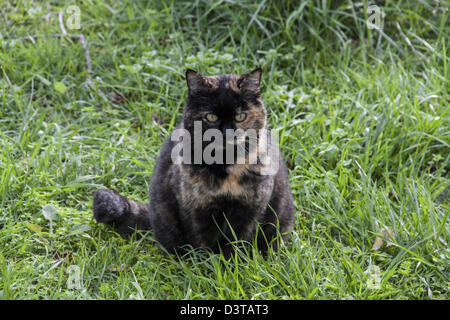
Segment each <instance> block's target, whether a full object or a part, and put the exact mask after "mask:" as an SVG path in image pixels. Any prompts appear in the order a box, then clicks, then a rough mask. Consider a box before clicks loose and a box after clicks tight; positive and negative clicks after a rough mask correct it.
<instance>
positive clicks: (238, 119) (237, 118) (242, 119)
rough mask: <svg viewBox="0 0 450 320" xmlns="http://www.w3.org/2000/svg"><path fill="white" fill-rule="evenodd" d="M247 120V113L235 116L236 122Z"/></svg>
mask: <svg viewBox="0 0 450 320" xmlns="http://www.w3.org/2000/svg"><path fill="white" fill-rule="evenodd" d="M245 119H247V114H246V113H245V112H241V113H238V114H236V115H235V116H234V120H236V121H237V122H242V121H244V120H245Z"/></svg>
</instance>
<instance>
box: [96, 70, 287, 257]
mask: <svg viewBox="0 0 450 320" xmlns="http://www.w3.org/2000/svg"><path fill="white" fill-rule="evenodd" d="M261 75H262V70H261V68H258V69H255V70H253V71H252V72H248V73H245V74H243V75H231V74H223V75H217V76H203V75H200V74H199V73H197V72H196V71H194V70H191V69H188V70H187V71H186V82H187V87H188V94H187V99H186V106H185V109H184V113H183V117H182V121H181V123H180V124H179V125H178V127H176V129H175V130H174V131H176V130H182V131H183V132H185V133H188V134H190V135H191V137H192V136H194V135H195V133H196V132H194V131H195V129H196V123H197V125H201V134H203V133H204V132H206V131H207V130H208V129H210V130H215V131H213V132H215V133H216V134H217V132H219V135H220V133H222V135H223V137H224V141H225V142H224V143H223V145H224V148H225V147H226V146H228V145H232V148H231V149H232V150H233V151H236V149H239V147H240V149H239V150H241V149H243V150H245V151H246V152H245V154H244V156H243V158H242V159H240V160H241V161H240V162H236V160H237V158H236V156H234V157H233V158H232V159H233V160H234V161H235V162H236V163H232V162H231V163H229V162H228V161H227V162H224V161H222V162H220V161H216V162H214V163H211V162H209V163H206V161H204V160H200V161H198V159H197V161H180V159H185V158H184V157H185V156H186V159H188V158H189V156H192V157H193V158H195V157H196V155H197V156H198V155H199V153H200V154H201V153H202V151H206V149H205V148H206V145H205V144H206V142H205V141H202V142H201V144H200V150H199V149H198V146H199V144H197V149H195V146H194V144H195V143H196V142H195V141H192V140H195V139H191V141H189V140H187V141H185V139H184V138H183V143H184V145H183V146H185V147H192V148H186V149H187V150H186V151H185V150H183V158H181V153H180V154H179V155H178V156H177V155H176V152H175V156H174V151H175V149H176V147H177V146H180V145H179V143H180V140H178V142H177V140H176V139H172V138H170V139H168V141H167V142H166V143H165V145H164V146H163V147H162V150H161V152H160V155H159V157H158V159H157V162H156V166H155V167H154V170H153V175H152V183H151V187H150V204H142V203H138V202H136V201H133V200H130V199H128V198H126V197H124V196H122V195H120V194H118V193H116V192H115V191H112V190H108V189H103V190H97V191H96V192H95V194H94V201H93V214H94V218H95V219H96V221H97V222H100V223H105V224H107V225H111V226H113V228H114V229H115V230H116V231H117V232H118V233H120V234H123V235H126V234H131V233H132V232H133V231H134V230H135V229H141V230H152V232H153V235H154V237H155V238H156V239H157V240H158V241H159V242H160V243H161V244H162V245H163V247H164V248H165V249H166V250H167V251H169V252H178V251H179V249H182V248H188V247H193V248H208V249H211V250H212V251H213V252H215V253H222V254H223V255H224V256H225V257H227V258H228V257H230V255H231V254H232V253H233V252H234V249H233V245H232V244H231V242H233V241H234V242H236V241H235V240H241V242H242V241H243V242H247V243H249V242H252V240H253V239H256V242H255V243H256V245H257V248H258V249H259V250H260V251H262V252H266V251H267V249H268V248H269V246H272V247H273V248H274V249H277V247H278V244H279V240H280V238H281V240H282V241H286V240H287V239H288V237H289V232H290V231H291V229H292V227H293V223H294V213H295V209H294V202H293V197H292V193H291V190H290V187H289V179H288V173H287V168H286V165H285V163H284V161H283V159H282V157H281V155H280V151H279V148H278V146H277V145H276V141H275V139H274V138H273V137H272V135H271V134H270V133H267V132H268V131H267V130H266V131H264V130H265V129H266V127H267V125H266V124H267V112H266V109H265V107H264V103H263V101H262V98H261V89H260V82H261ZM197 128H198V127H197ZM233 129H234V130H236V131H237V130H239V129H241V130H243V131H250V130H251V129H252V130H253V131H256V132H257V135H256V136H255V137H254V139H253V140H251V139H244V140H242V139H241V140H240V142H239V141H237V142H236V139H234V138H233V139H231V140H230V139H228V138H227V137H228V136H227V133H228V132H229V131H230V130H233ZM261 132H262V133H261ZM263 138H265V139H267V140H268V141H269V143H268V145H269V144H270V145H271V146H272V148H271V150H272V152H270V154H269V155H268V156H267V153H266V159H263V156H262V153H259V149H258V148H255V147H253V148H249V144H251V143H250V142H251V141H257V142H259V141H260V140H261V141H262V140H263ZM237 140H239V139H237ZM221 143H222V142H219V144H217V145H216V146H218V148H216V149H215V150H214V151H213V152H211V155H212V156H216V155H217V154H218V152H219V151H223V150H225V149H224V148H222V149H221V145H222V144H221ZM189 149H190V150H189ZM255 150H256V151H255ZM225 152H229V149H226V151H225ZM216 153H217V154H216ZM255 154H256V161H255V157H254V158H253V161H250V155H255ZM241 155H242V153H241ZM267 157H268V158H267ZM263 160H265V163H263V162H264V161H263ZM267 160H269V161H267ZM267 162H270V164H269V165H267ZM268 166H269V167H270V168H272V169H273V168H274V169H275V170H272V172H270V170H266V171H265V169H267V168H268ZM270 168H269V169H270Z"/></svg>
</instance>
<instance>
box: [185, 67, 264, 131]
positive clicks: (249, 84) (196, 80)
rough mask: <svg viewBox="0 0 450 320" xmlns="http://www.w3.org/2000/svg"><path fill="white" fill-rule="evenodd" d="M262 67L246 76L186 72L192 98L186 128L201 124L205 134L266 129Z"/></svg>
mask: <svg viewBox="0 0 450 320" xmlns="http://www.w3.org/2000/svg"><path fill="white" fill-rule="evenodd" d="M261 74H262V70H261V68H258V69H255V70H253V71H252V72H249V73H245V74H243V75H232V74H221V75H217V76H203V75H200V74H199V73H197V72H195V71H194V70H191V69H188V70H187V71H186V81H187V86H188V97H187V102H186V108H185V111H184V116H183V125H184V128H186V129H187V130H190V129H192V128H193V125H194V121H201V122H202V128H203V131H205V130H207V129H218V130H220V131H221V132H222V133H223V134H224V135H225V133H226V130H227V129H233V130H237V129H242V130H244V131H245V130H248V129H254V130H260V129H264V128H265V126H266V110H265V108H264V104H263V101H262V99H261V90H260V81H261Z"/></svg>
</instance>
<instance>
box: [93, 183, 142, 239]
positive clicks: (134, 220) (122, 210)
mask: <svg viewBox="0 0 450 320" xmlns="http://www.w3.org/2000/svg"><path fill="white" fill-rule="evenodd" d="M92 211H93V212H94V218H95V220H96V221H97V222H100V223H104V224H107V225H110V226H112V227H113V228H114V229H115V230H116V231H117V232H118V233H120V234H123V235H126V234H131V233H133V232H134V230H136V229H139V230H150V229H151V225H150V206H149V205H148V204H143V203H139V202H136V201H134V200H131V199H128V198H126V197H124V196H122V195H120V194H118V193H117V192H115V191H113V190H109V189H102V190H97V191H96V192H95V194H94V202H93V204H92Z"/></svg>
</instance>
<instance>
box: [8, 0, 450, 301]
mask: <svg viewBox="0 0 450 320" xmlns="http://www.w3.org/2000/svg"><path fill="white" fill-rule="evenodd" d="M68 2H70V1H56V0H54V1H37V0H27V1H25V0H17V1H14V0H7V1H2V2H1V4H0V72H1V77H0V298H3V299H141V298H143V299H449V298H450V295H449V291H450V279H449V275H450V250H449V244H448V242H449V233H450V228H449V217H448V216H449V211H450V191H449V190H450V152H449V151H450V122H449V119H450V114H449V110H450V109H449V104H450V103H449V102H450V93H449V92H450V91H449V78H450V76H449V73H450V72H449V62H450V61H449V57H450V54H449V46H450V44H449V36H450V25H449V22H448V21H449V12H448V8H449V5H450V4H449V2H448V1H438V0H436V1H393V0H392V1H388V0H386V1H376V2H377V4H378V5H379V7H377V8H375V9H372V8H371V7H370V5H371V4H372V3H371V2H366V1H354V2H352V1H303V2H300V1H299V2H298V3H295V1H275V0H267V1H258V2H255V1H249V0H229V1H223V0H212V1H208V0H198V1H195V2H194V1H193V2H191V1H174V0H173V1H131V0H130V1H128V0H122V1H114V0H101V1H73V4H76V6H77V7H76V8H73V7H72V8H70V7H69V5H70V3H68ZM374 10H375V11H374ZM377 10H379V11H377ZM60 13H61V14H60ZM78 13H79V20H77V17H78V16H77V15H78ZM377 13H379V15H378V16H373V15H376V14H377ZM375 18H379V19H378V20H377V19H375ZM368 20H370V21H371V22H373V23H379V24H378V26H379V27H380V28H379V29H376V28H375V29H373V28H370V26H371V25H368V24H367V21H368ZM80 35H82V36H83V37H81V36H80ZM83 39H84V40H85V44H86V48H85V47H84V46H83V41H82V40H83ZM86 49H87V50H86ZM87 54H88V56H87ZM258 66H261V67H262V69H263V79H262V88H263V89H262V90H263V98H264V100H265V105H266V108H267V110H268V117H269V121H268V123H269V126H270V128H272V129H273V130H276V131H277V132H278V135H279V137H280V146H281V150H282V153H283V156H284V159H285V161H286V162H287V163H288V167H289V176H290V183H291V188H292V192H293V195H294V198H295V205H296V208H297V211H296V217H295V228H294V230H293V231H292V235H291V239H290V241H289V242H288V243H287V244H286V246H284V247H283V248H281V250H279V251H278V252H269V254H268V256H267V257H263V256H261V255H260V254H258V253H257V252H256V250H253V249H251V248H250V249H249V251H252V252H242V251H240V252H238V253H237V254H236V256H235V257H234V258H233V259H232V260H230V261H228V262H227V261H224V259H223V257H222V256H220V255H214V254H211V253H208V252H195V253H193V254H191V255H189V256H187V257H177V256H174V255H169V254H167V253H165V252H164V250H163V249H162V247H161V246H160V245H159V244H158V243H157V242H156V241H155V240H154V238H153V237H152V234H151V232H140V233H139V234H136V235H135V236H133V237H132V238H131V239H123V238H122V237H121V236H119V235H118V234H116V233H114V232H113V231H112V230H111V229H109V228H108V227H106V226H104V225H98V224H96V223H95V221H94V219H93V217H92V211H91V205H92V195H93V192H94V191H95V190H97V189H99V188H105V187H106V188H111V189H114V190H116V191H118V192H120V193H122V194H124V195H127V196H129V197H130V198H132V199H135V200H139V201H147V198H148V194H147V192H148V188H149V181H150V177H151V175H152V170H153V166H154V164H155V161H156V157H157V156H158V153H159V150H160V148H161V146H162V144H163V143H164V141H165V139H167V137H168V136H169V134H170V132H171V130H172V129H173V128H174V126H176V125H177V123H178V121H179V120H180V118H181V114H182V111H183V108H184V103H185V96H186V93H187V88H186V83H185V79H184V74H185V70H186V68H192V69H195V70H197V71H199V72H201V73H203V74H207V75H212V74H219V73H236V74H238V73H244V72H247V71H250V70H253V69H255V68H256V67H258Z"/></svg>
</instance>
